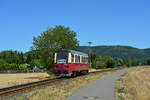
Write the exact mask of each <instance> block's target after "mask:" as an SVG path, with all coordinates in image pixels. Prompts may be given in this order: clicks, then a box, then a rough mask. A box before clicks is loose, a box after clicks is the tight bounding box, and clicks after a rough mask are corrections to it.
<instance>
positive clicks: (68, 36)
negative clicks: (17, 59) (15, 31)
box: [33, 25, 79, 68]
mask: <svg viewBox="0 0 150 100" xmlns="http://www.w3.org/2000/svg"><path fill="white" fill-rule="evenodd" d="M78 46H79V42H78V40H77V39H76V32H74V31H72V30H71V29H70V28H69V27H64V26H61V25H60V26H56V27H54V28H49V29H47V30H46V31H44V32H43V33H41V35H40V36H38V37H34V38H33V50H37V51H38V54H39V55H40V60H41V62H42V65H43V66H44V67H46V68H50V67H51V66H52V64H53V53H54V51H55V50H60V49H73V50H76V49H77V47H78Z"/></svg>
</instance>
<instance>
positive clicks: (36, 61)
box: [30, 59, 43, 69]
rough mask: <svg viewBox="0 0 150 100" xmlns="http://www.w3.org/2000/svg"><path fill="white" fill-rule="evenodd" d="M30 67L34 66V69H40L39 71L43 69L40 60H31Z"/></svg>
mask: <svg viewBox="0 0 150 100" xmlns="http://www.w3.org/2000/svg"><path fill="white" fill-rule="evenodd" d="M30 65H31V66H33V67H35V66H36V67H38V68H40V69H42V68H43V66H42V64H41V60H40V59H33V60H32V61H31V63H30Z"/></svg>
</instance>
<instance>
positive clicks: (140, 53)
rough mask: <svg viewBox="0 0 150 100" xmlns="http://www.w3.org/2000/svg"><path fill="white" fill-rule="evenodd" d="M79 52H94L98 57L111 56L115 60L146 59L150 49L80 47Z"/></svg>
mask: <svg viewBox="0 0 150 100" xmlns="http://www.w3.org/2000/svg"><path fill="white" fill-rule="evenodd" d="M78 50H79V51H81V52H86V53H88V52H89V51H90V52H94V53H96V55H98V56H111V57H117V58H123V59H126V58H133V59H146V58H149V57H150V49H138V48H134V47H130V46H92V47H90V48H89V47H88V46H80V47H79V48H78Z"/></svg>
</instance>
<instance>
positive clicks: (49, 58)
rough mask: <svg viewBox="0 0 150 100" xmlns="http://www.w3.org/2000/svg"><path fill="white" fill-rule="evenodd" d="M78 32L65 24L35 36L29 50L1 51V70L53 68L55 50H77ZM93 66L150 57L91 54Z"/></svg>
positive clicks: (125, 63)
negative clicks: (25, 51) (118, 56)
mask: <svg viewBox="0 0 150 100" xmlns="http://www.w3.org/2000/svg"><path fill="white" fill-rule="evenodd" d="M76 36H77V33H76V32H74V31H73V30H71V29H70V28H69V27H65V26H61V25H60V26H55V27H51V28H48V29H47V30H46V31H44V32H42V33H41V34H40V35H39V36H37V37H33V46H32V49H31V50H30V51H29V52H27V53H23V52H18V51H12V50H7V51H1V52H0V70H32V69H33V68H34V67H35V66H36V67H38V68H39V69H46V70H51V69H53V62H54V52H55V51H56V50H60V49H71V50H77V49H78V48H79V41H78V40H77V38H76ZM89 58H90V60H89V61H90V62H91V67H92V68H114V67H120V66H129V67H130V66H136V65H150V59H141V60H137V59H131V58H128V59H122V58H114V57H105V56H97V55H96V54H94V53H90V55H89Z"/></svg>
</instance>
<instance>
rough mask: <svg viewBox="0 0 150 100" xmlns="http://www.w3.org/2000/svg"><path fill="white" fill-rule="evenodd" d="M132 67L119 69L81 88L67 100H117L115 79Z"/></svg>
mask: <svg viewBox="0 0 150 100" xmlns="http://www.w3.org/2000/svg"><path fill="white" fill-rule="evenodd" d="M132 69H133V68H130V69H125V70H122V71H118V72H115V73H113V74H111V75H108V76H105V77H103V78H101V79H98V80H96V81H94V82H92V83H90V84H88V85H86V86H85V87H83V88H81V89H80V90H79V91H77V92H76V93H74V94H73V95H71V96H70V97H69V98H67V99H66V100H115V81H116V80H117V79H118V78H119V77H120V75H122V74H124V73H126V72H128V71H130V70H132Z"/></svg>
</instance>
